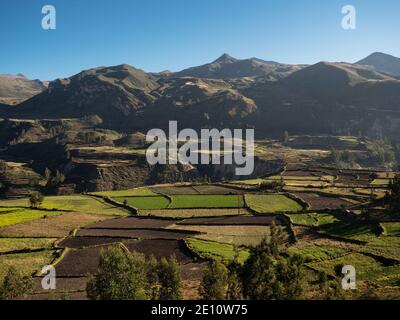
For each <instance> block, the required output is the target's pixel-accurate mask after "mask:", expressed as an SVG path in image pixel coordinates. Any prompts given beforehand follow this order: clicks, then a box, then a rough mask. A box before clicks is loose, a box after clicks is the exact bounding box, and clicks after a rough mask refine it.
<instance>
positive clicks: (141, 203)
mask: <svg viewBox="0 0 400 320" xmlns="http://www.w3.org/2000/svg"><path fill="white" fill-rule="evenodd" d="M112 199H113V200H115V201H118V202H120V203H123V202H124V201H125V200H126V202H127V204H128V205H129V206H131V207H134V208H137V209H144V210H150V209H165V208H167V207H168V205H169V203H170V201H169V199H168V198H166V197H163V196H155V197H113V198H112Z"/></svg>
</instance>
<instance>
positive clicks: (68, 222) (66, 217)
mask: <svg viewBox="0 0 400 320" xmlns="http://www.w3.org/2000/svg"><path fill="white" fill-rule="evenodd" d="M112 218H113V216H111V215H95V214H87V213H81V212H69V213H65V214H62V215H56V216H51V217H47V218H45V219H36V220H29V221H25V222H21V223H18V224H15V225H10V226H6V227H3V228H0V236H1V237H27V238H33V237H35V238H36V237H40V238H62V237H65V236H67V235H68V234H69V233H70V232H71V231H72V230H74V229H76V228H78V227H81V226H85V225H87V224H91V223H95V222H98V221H103V220H107V219H112Z"/></svg>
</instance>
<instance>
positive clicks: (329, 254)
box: [288, 244, 349, 262]
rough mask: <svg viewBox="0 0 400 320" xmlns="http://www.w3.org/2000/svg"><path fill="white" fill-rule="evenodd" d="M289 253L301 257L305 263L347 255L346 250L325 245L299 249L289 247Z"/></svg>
mask: <svg viewBox="0 0 400 320" xmlns="http://www.w3.org/2000/svg"><path fill="white" fill-rule="evenodd" d="M288 251H289V252H290V253H293V254H299V255H301V256H302V257H303V258H304V259H305V260H306V261H310V262H311V261H324V260H328V259H335V258H338V257H340V256H343V255H345V254H347V253H349V251H348V250H346V249H344V248H341V247H335V246H326V245H315V244H307V245H304V246H300V247H290V248H289V249H288Z"/></svg>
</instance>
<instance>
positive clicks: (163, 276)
mask: <svg viewBox="0 0 400 320" xmlns="http://www.w3.org/2000/svg"><path fill="white" fill-rule="evenodd" d="M158 281H159V285H160V292H159V299H160V300H179V299H181V298H182V297H181V292H180V285H181V270H180V267H179V264H178V262H177V261H176V258H175V257H171V258H170V259H168V260H167V259H165V258H163V259H161V260H160V262H159V266H158Z"/></svg>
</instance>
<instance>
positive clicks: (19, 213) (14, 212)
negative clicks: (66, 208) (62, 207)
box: [0, 208, 62, 227]
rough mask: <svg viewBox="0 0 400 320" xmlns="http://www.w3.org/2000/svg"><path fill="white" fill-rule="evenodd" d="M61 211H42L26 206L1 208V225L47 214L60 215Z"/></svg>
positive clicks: (38, 217)
mask: <svg viewBox="0 0 400 320" xmlns="http://www.w3.org/2000/svg"><path fill="white" fill-rule="evenodd" d="M60 214H62V212H59V211H42V210H33V209H25V208H0V227H5V226H11V225H14V224H17V223H20V222H24V221H29V220H35V219H41V218H43V217H45V216H55V215H60Z"/></svg>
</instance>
